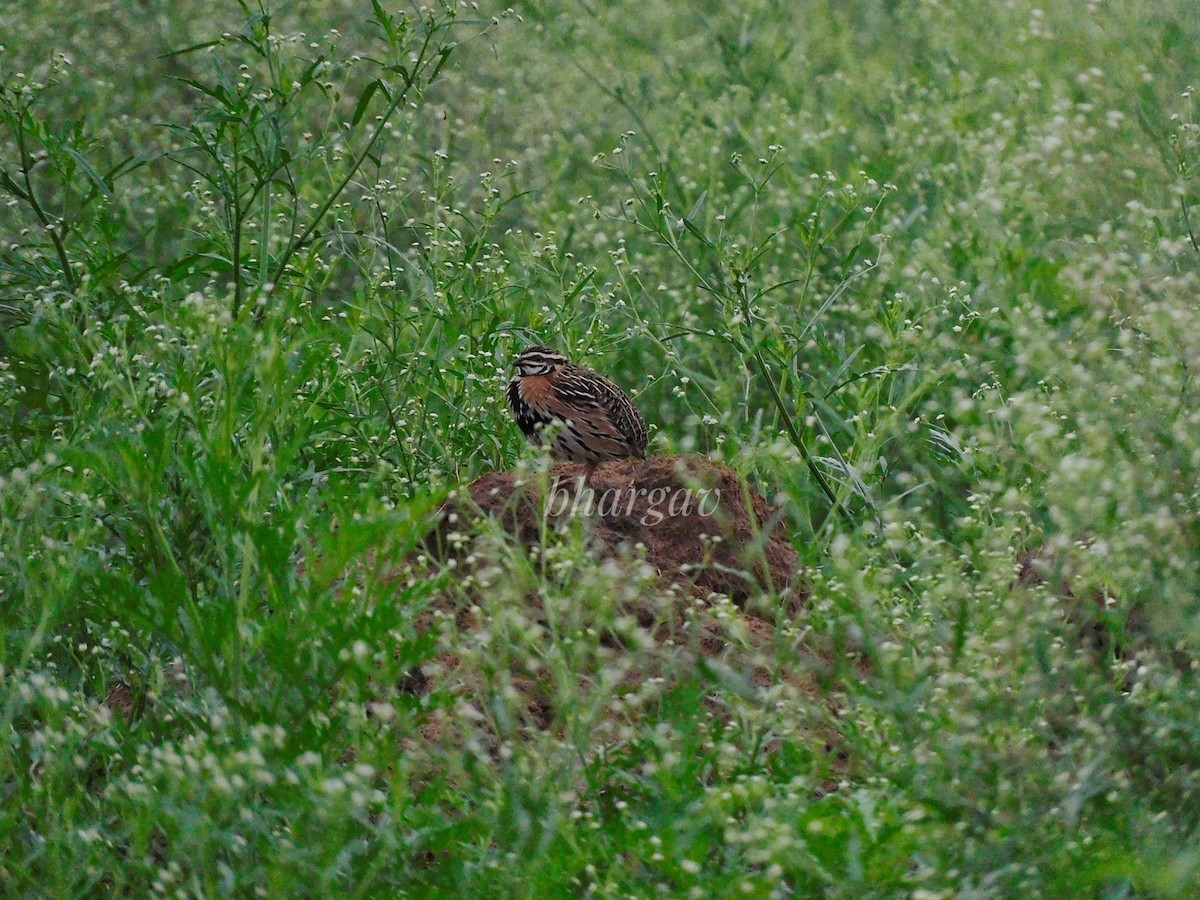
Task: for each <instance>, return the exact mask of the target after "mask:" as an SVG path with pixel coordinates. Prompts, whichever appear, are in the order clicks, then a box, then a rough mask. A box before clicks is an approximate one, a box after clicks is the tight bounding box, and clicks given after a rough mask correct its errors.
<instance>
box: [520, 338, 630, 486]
mask: <svg viewBox="0 0 1200 900" xmlns="http://www.w3.org/2000/svg"><path fill="white" fill-rule="evenodd" d="M513 368H514V369H515V370H516V374H514V375H513V378H512V380H511V381H510V382H509V383H508V405H509V406H510V407H512V411H513V415H514V416H515V417H516V420H517V425H518V426H519V427H520V429H521V431H522V432H523V433H524V434H525V437H527V438H528V439H529V441H530V443H532V444H533V445H534V446H538V447H540V446H541V445H542V442H543V441H542V438H543V431H544V430H545V429H546V427H547V426H549V425H551V424H553V423H555V422H560V423H562V424H561V430H560V431H559V432H558V434H557V436H556V437H554V438H553V440H554V444H553V446H552V447H551V448H550V454H551V455H552V456H553V457H554V458H555V459H559V460H566V461H569V462H581V463H583V464H584V466H585V469H584V476H583V480H584V483H585V484H591V479H592V474H593V473H594V472H595V471H596V468H597V467H598V466H599V465H600V464H601V463H604V462H608V461H609V460H616V459H627V458H629V457H637V458H639V459H645V458H646V439H647V428H646V420H645V419H643V418H642V414H641V413H640V412H638V408H637V407H636V406H634V404H633V401H632V400H630V399H629V396H628V395H627V394H626V393H625V392H624V391H623V390H621V389H620V388H619V387H617V386H616V385H615V384H613V382H611V381H609V380H608V379H607V378H605V377H604V376H603V375H601V374H600V373H598V372H593V371H592V370H591V369H585V368H584V367H583V366H577V365H575V364H574V363H572V362H571V361H570V360H569V359H567V357H565V356H563V354H561V353H559V352H558V351H556V350H553V349H551V348H550V347H543V346H540V345H539V346H535V347H527V348H526V349H524V350H522V351H521V353H520V355H518V356H517V358H516V360H515V361H514V362H513Z"/></svg>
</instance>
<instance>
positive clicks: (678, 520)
mask: <svg viewBox="0 0 1200 900" xmlns="http://www.w3.org/2000/svg"><path fill="white" fill-rule="evenodd" d="M582 475H583V466H582V465H578V464H567V465H562V466H559V467H557V468H556V469H554V470H553V471H552V472H551V481H550V485H549V491H548V494H547V496H546V497H545V498H543V497H541V496H540V493H541V492H540V489H539V486H538V484H537V483H536V479H533V478H530V479H529V480H522V478H521V477H520V476H518V475H517V474H516V473H513V472H493V473H491V474H489V475H484V476H483V477H482V478H479V479H477V480H476V481H475V482H473V483H472V484H471V485H470V486H469V487H467V488H466V489H465V490H464V491H463V492H462V493H461V494H460V495H459V496H458V497H456V498H454V499H452V500H451V501H449V502H448V503H447V504H446V505H445V506H444V507H443V510H442V512H443V517H442V521H441V523H440V524H439V526H438V528H437V529H436V530H435V532H434V534H433V535H432V536H431V543H430V548H431V549H432V550H434V551H435V553H436V554H437V555H439V556H444V555H447V554H448V553H451V552H452V550H451V549H450V548H451V546H452V542H450V541H449V540H448V537H449V535H451V534H452V533H455V532H459V533H461V532H462V531H463V530H464V527H463V526H464V522H465V523H470V522H471V521H472V520H474V519H476V518H477V517H478V516H479V515H480V513H482V514H483V515H487V516H490V517H492V518H494V519H496V520H497V521H499V522H500V523H502V525H503V526H504V528H505V529H506V530H507V531H508V532H509V533H511V534H513V535H514V536H515V537H516V538H517V539H518V540H520V541H521V542H522V543H525V544H527V545H532V544H536V543H537V542H538V541H539V539H540V536H541V535H542V534H543V533H544V530H543V529H544V527H545V526H544V525H543V516H545V518H546V524H548V525H549V526H550V528H551V529H553V528H555V527H558V526H560V525H564V524H567V523H568V522H569V521H570V520H571V519H572V518H580V519H582V520H583V521H584V522H585V523H586V527H588V528H589V533H590V536H591V539H592V541H593V542H594V543H595V545H596V547H597V549H598V551H599V552H600V553H602V554H603V555H606V556H610V557H615V558H619V557H621V556H622V555H623V554H629V555H643V556H644V558H645V560H646V562H648V563H649V564H650V565H651V566H653V567H654V568H655V569H656V570H657V571H658V573H659V574H660V575H661V576H662V578H663V581H664V583H665V584H670V583H674V584H678V585H681V586H683V587H685V588H687V589H689V590H690V591H692V592H694V593H695V594H697V595H698V596H701V597H704V596H707V595H708V594H710V593H718V594H725V595H727V596H729V597H732V598H733V599H734V600H737V601H742V600H745V599H746V598H748V597H749V596H752V595H753V594H756V593H759V592H761V591H764V590H765V591H772V592H784V591H787V590H788V589H789V588H793V585H794V583H795V581H796V577H797V570H798V568H799V560H798V557H797V555H796V551H795V549H794V548H793V547H792V545H791V543H790V541H789V540H788V537H787V534H786V533H785V530H784V528H783V525H782V516H781V514H780V513H779V511H778V510H776V509H775V508H774V507H772V506H770V505H769V504H768V503H767V502H766V500H764V499H763V498H762V496H761V495H760V494H759V493H758V492H757V491H755V490H754V489H753V488H752V487H750V485H748V484H746V482H745V481H743V480H742V478H741V477H740V476H739V475H738V474H737V473H736V472H734V471H733V470H732V469H728V468H726V467H724V466H719V465H716V464H714V463H712V462H710V461H709V460H707V459H705V458H703V457H699V456H688V457H679V456H658V457H654V458H651V459H648V460H644V461H640V460H628V461H623V462H619V463H608V464H606V465H604V466H601V467H600V468H599V469H598V470H597V471H596V472H595V473H594V474H593V475H592V481H591V484H590V485H589V486H586V487H585V486H584V485H583V484H582ZM793 593H794V595H796V599H794V600H793V601H792V602H793V605H796V604H797V603H798V601H799V600H802V599H803V596H801V595H802V594H803V591H802V590H801V589H798V588H797V589H795V590H794V591H793Z"/></svg>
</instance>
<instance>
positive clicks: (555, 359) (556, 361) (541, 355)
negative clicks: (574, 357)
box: [513, 347, 568, 378]
mask: <svg viewBox="0 0 1200 900" xmlns="http://www.w3.org/2000/svg"><path fill="white" fill-rule="evenodd" d="M567 362H568V360H567V358H566V357H565V356H563V355H562V354H561V353H559V352H558V351H557V350H551V349H550V348H549V347H527V348H525V349H524V350H522V351H521V355H520V356H518V357H517V358H516V360H515V361H514V362H513V368H514V369H516V370H517V374H518V375H519V376H521V377H522V378H526V377H528V376H530V375H551V374H553V373H554V372H555V371H557V370H558V369H560V368H562V367H563V366H565V365H566V364H567Z"/></svg>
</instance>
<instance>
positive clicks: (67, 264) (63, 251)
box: [16, 111, 79, 291]
mask: <svg viewBox="0 0 1200 900" xmlns="http://www.w3.org/2000/svg"><path fill="white" fill-rule="evenodd" d="M16 124H17V148H18V151H19V152H20V155H21V176H22V178H23V180H24V182H25V202H27V203H28V204H29V206H30V208H31V209H32V210H33V214H34V215H35V216H37V217H38V221H39V222H41V223H42V227H43V228H44V229H45V230H46V234H48V235H49V236H50V242H51V243H52V244H54V250H55V252H56V253H57V254H58V262H59V264H60V265H61V266H62V270H63V277H65V278H66V280H67V286H68V287H69V288H70V289H71V290H72V291H73V290H75V289H76V288H77V287H78V286H79V285H78V282H77V281H76V280H75V272H74V271H73V270H72V269H71V260H70V258H69V257H68V256H67V248H66V245H65V244H63V242H62V236H61V235H59V233H58V231H57V230H56V228H55V226H54V223H53V222H51V221H50V218H49V217H48V216H47V215H46V212H45V210H43V209H42V204H41V203H40V202H39V201H38V198H37V194H36V193H34V190H33V181H32V179H31V178H30V176H29V173H30V170H31V169H32V168H33V160H32V159H31V158H30V156H29V150H28V148H27V147H26V144H25V124H24V113H23V111H22V112H18V113H17V116H16Z"/></svg>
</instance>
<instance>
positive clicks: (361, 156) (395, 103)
mask: <svg viewBox="0 0 1200 900" xmlns="http://www.w3.org/2000/svg"><path fill="white" fill-rule="evenodd" d="M432 40H433V31H432V30H431V31H430V32H429V33H428V34H427V35H426V36H425V42H424V43H423V44H422V45H421V52H420V53H419V54H418V56H417V61H416V62H415V63H413V67H412V70H411V72H405V73H403V78H404V87H403V89H401V90H399V91H397V92H396V94H395V96H394V97H393V99H392V102H391V104H389V106H388V108H387V110H386V111H385V112H384V114H383V115H382V116H381V117H380V119H379V123H378V124H377V125H376V126H375V130H374V131H373V132H372V133H371V137H370V138H368V139H367V143H366V145H365V146H364V147H363V148H362V150H360V151H359V153H358V155H357V156H356V157H355V158H354V161H353V163H352V164H351V166H350V168H349V169H348V170H347V171H346V174H345V175H344V176H343V178H342V180H341V181H340V182H339V183H338V185H337V187H335V188H334V189H333V191H332V192H331V193H330V194H329V196H328V197H326V198H325V202H324V203H322V204H321V207H320V208H319V209H318V210H317V212H316V215H314V216H313V217H312V220H311V221H310V222H309V223H308V226H307V227H306V228H305V229H304V231H303V233H301V234H300V236H299V237H297V238H293V239H292V241H291V242H290V243H289V244H288V247H287V249H286V250H285V251H284V252H283V256H282V257H281V258H280V260H279V267H278V270H277V273H276V278H275V281H276V282H278V281H280V280H281V279H282V278H283V275H284V273H285V272H286V271H287V265H288V263H289V262H290V261H291V258H292V256H293V255H295V253H296V251H297V250H299V249H300V248H301V247H303V246H304V245H305V244H307V243H308V241H309V239H310V238H311V237H312V235H313V232H314V231H316V230H317V227H318V226H319V225H320V224H321V220H322V219H324V218H325V214H326V213H328V212H329V210H330V209H331V208H332V207H333V204H334V203H336V202H337V199H338V197H340V196H341V195H342V192H343V191H344V190H345V189H346V187H347V185H349V184H350V182H351V180H353V178H354V176H355V174H357V172H358V170H359V169H360V168H361V167H362V164H363V162H364V161H365V160H366V158H367V156H368V155H369V154H370V152H371V150H372V148H374V146H375V143H376V141H378V140H379V136H380V135H381V134H383V130H384V129H385V128H386V127H387V124H388V122H389V121H390V120H391V118H392V116H393V115H394V114H395V112H396V110H397V109H398V108H399V106H400V104H401V103H403V102H404V100H405V98H406V97H407V96H408V93H409V91H410V90H411V89H412V87H413V85H415V84H416V82H417V76H418V74H419V73H420V71H421V69H422V68H424V67H425V66H426V65H427V63H426V59H425V54H426V52H427V51H428V49H429V44H430V42H431V41H432ZM440 53H441V56H442V59H441V61H440V62H439V63H438V65H437V68H436V69H435V72H434V75H435V76H436V74H437V71H438V70H440V69H441V64H442V63H444V62H445V60H446V58H447V57H448V56H449V55H450V48H449V47H443V48H442V49H441V51H440Z"/></svg>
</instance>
